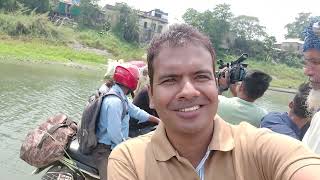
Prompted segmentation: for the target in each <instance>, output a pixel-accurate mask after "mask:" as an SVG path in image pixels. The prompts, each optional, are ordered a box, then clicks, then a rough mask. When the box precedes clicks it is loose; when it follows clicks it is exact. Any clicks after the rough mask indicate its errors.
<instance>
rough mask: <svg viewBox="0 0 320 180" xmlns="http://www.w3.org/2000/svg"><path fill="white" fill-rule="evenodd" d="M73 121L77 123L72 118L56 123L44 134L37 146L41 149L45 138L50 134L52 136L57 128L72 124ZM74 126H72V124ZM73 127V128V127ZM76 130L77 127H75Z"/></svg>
mask: <svg viewBox="0 0 320 180" xmlns="http://www.w3.org/2000/svg"><path fill="white" fill-rule="evenodd" d="M72 123H75V122H74V121H72V120H71V119H69V118H67V117H66V119H64V120H63V122H61V123H59V124H56V125H54V126H52V127H51V128H50V129H48V131H47V132H46V133H45V134H44V135H43V136H42V138H41V140H40V142H39V144H38V145H37V148H39V149H41V147H42V145H43V142H44V140H45V139H47V138H48V137H49V136H51V135H52V134H53V133H54V132H55V131H56V130H58V129H59V128H61V127H68V126H70V125H71V124H72ZM70 127H71V128H72V126H70ZM72 129H73V128H72ZM74 130H75V131H76V129H74Z"/></svg>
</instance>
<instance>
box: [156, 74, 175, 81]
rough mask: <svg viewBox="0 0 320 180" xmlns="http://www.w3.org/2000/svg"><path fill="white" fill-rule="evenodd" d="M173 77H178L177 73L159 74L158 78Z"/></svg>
mask: <svg viewBox="0 0 320 180" xmlns="http://www.w3.org/2000/svg"><path fill="white" fill-rule="evenodd" d="M175 77H178V75H177V74H173V73H172V74H163V75H160V76H159V78H158V79H159V80H163V79H166V78H175Z"/></svg>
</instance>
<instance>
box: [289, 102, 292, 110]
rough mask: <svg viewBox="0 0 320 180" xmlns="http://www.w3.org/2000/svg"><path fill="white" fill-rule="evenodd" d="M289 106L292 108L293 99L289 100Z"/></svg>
mask: <svg viewBox="0 0 320 180" xmlns="http://www.w3.org/2000/svg"><path fill="white" fill-rule="evenodd" d="M289 108H290V109H292V108H293V101H290V103H289Z"/></svg>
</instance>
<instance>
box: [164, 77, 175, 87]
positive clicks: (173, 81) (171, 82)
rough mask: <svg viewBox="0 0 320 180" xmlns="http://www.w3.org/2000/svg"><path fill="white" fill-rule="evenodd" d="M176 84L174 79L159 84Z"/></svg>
mask: <svg viewBox="0 0 320 180" xmlns="http://www.w3.org/2000/svg"><path fill="white" fill-rule="evenodd" d="M175 82H176V80H175V79H174V78H170V79H165V80H163V81H162V82H161V84H166V85H170V84H174V83H175Z"/></svg>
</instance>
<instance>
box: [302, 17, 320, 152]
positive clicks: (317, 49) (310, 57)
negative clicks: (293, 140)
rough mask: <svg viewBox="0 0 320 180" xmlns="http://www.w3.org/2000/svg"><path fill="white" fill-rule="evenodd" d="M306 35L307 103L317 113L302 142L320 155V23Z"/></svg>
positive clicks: (304, 50) (304, 49)
mask: <svg viewBox="0 0 320 180" xmlns="http://www.w3.org/2000/svg"><path fill="white" fill-rule="evenodd" d="M304 34H305V41H304V45H303V55H304V74H305V75H307V76H308V77H309V81H310V85H311V87H312V89H311V91H310V94H309V96H308V99H307V103H308V106H309V108H310V109H311V110H312V111H314V112H316V113H315V115H314V116H313V118H312V120H311V123H310V127H309V129H308V131H307V132H306V134H305V136H304V138H303V140H302V141H303V142H304V143H306V144H307V145H308V146H309V147H310V148H311V149H312V150H314V151H315V152H316V153H318V154H320V112H319V111H320V22H316V23H312V24H311V25H310V26H309V27H307V28H306V30H305V31H304Z"/></svg>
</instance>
